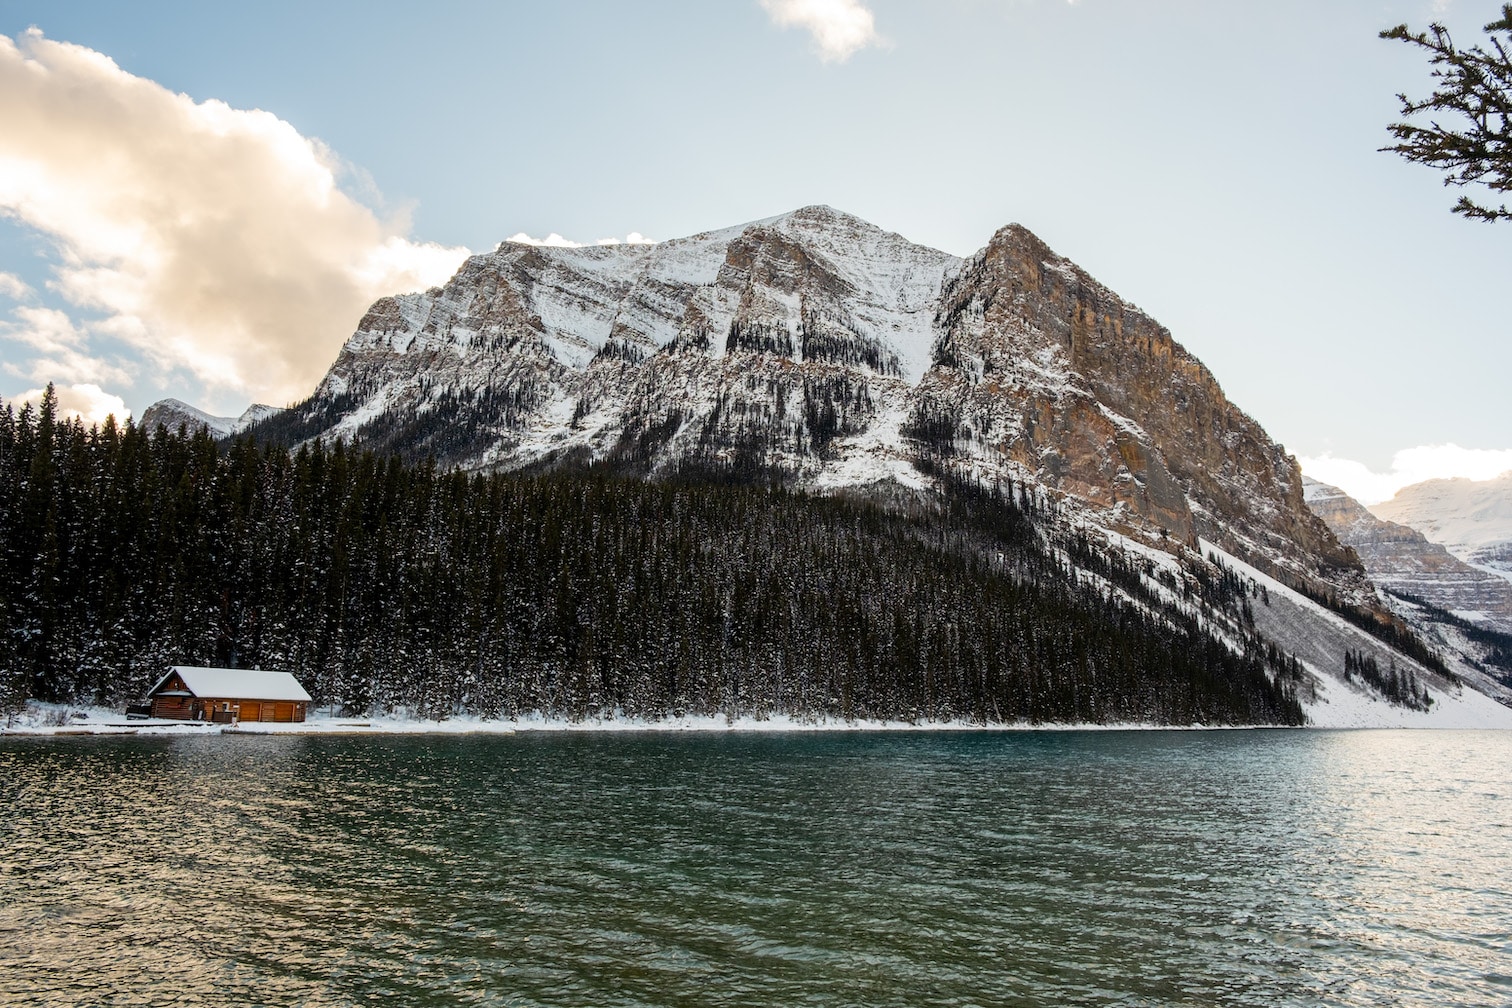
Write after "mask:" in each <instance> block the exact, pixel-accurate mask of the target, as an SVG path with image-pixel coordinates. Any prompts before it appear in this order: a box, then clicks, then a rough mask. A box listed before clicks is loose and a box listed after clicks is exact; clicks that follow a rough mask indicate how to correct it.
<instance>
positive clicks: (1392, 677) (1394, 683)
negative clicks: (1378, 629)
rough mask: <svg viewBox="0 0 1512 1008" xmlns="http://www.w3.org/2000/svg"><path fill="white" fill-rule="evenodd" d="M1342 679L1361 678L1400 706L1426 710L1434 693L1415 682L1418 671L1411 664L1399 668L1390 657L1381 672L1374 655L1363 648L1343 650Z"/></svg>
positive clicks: (1351, 680)
mask: <svg viewBox="0 0 1512 1008" xmlns="http://www.w3.org/2000/svg"><path fill="white" fill-rule="evenodd" d="M1344 680H1345V681H1346V682H1354V681H1356V680H1358V681H1361V682H1364V683H1365V684H1366V685H1368V686H1369V687H1370V688H1371V689H1373V690H1375V691H1376V692H1377V693H1379V694H1381V696H1383V697H1385V698H1386V699H1387V700H1388V701H1390V702H1391V703H1394V704H1397V705H1398V706H1401V707H1408V708H1411V709H1412V710H1420V711H1425V710H1427V709H1428V708H1429V707H1431V706H1433V697H1432V696H1431V695H1429V693H1428V688H1427V687H1426V686H1424V685H1423V684H1422V683H1420V682H1418V677H1417V675H1416V674H1415V673H1414V672H1413V671H1412V670H1411V669H1410V668H1403V669H1398V668H1397V665H1396V662H1395V661H1393V662H1391V663H1390V665H1388V666H1387V668H1386V671H1384V672H1382V671H1381V666H1380V663H1379V662H1377V661H1376V659H1375V656H1374V655H1369V654H1366V653H1365V652H1363V651H1345V652H1344Z"/></svg>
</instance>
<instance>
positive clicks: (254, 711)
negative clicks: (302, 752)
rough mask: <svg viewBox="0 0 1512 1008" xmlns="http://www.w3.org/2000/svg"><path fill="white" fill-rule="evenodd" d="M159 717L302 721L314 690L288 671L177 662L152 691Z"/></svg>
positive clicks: (208, 719)
mask: <svg viewBox="0 0 1512 1008" xmlns="http://www.w3.org/2000/svg"><path fill="white" fill-rule="evenodd" d="M148 701H149V703H150V704H151V707H152V711H151V713H152V716H153V717H155V718H172V719H174V720H179V721H303V720H304V719H305V711H306V710H308V709H309V705H310V694H309V693H307V692H305V688H304V687H303V686H301V685H299V681H298V680H297V679H295V678H294V677H293V676H292V675H290V674H289V673H287V672H262V671H256V670H252V669H219V668H196V667H195V666H192V665H174V666H173V667H171V668H170V669H169V670H168V673H167V675H165V676H163V678H162V679H161V680H159V681H158V684H157V685H156V686H154V687H153V688H152V691H151V692H150V693H149V694H148Z"/></svg>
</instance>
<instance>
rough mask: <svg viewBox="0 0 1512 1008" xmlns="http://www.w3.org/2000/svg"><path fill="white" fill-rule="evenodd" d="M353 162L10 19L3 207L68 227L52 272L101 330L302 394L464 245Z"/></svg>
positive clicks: (0, 80) (170, 358) (92, 329)
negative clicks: (420, 220) (398, 210)
mask: <svg viewBox="0 0 1512 1008" xmlns="http://www.w3.org/2000/svg"><path fill="white" fill-rule="evenodd" d="M342 175H343V172H342V166H341V164H340V163H339V161H338V159H337V158H336V157H335V156H334V155H333V154H332V153H331V151H329V150H328V149H326V148H325V147H324V146H323V145H321V144H320V143H319V142H318V141H315V140H311V139H308V138H306V137H303V136H301V135H300V134H299V133H298V131H296V130H295V129H294V127H292V126H291V125H289V124H288V123H287V122H284V121H283V120H281V119H279V118H277V117H276V116H274V115H272V114H270V113H268V112H263V111H247V110H242V109H234V108H231V107H230V106H228V105H226V104H224V103H223V102H219V101H213V100H211V101H203V102H196V101H194V100H193V99H191V98H189V97H188V96H187V95H182V94H175V93H173V92H171V91H169V90H167V89H166V88H163V87H162V86H160V85H158V84H156V83H155V82H153V81H150V80H145V79H143V78H140V77H135V76H132V75H131V74H129V73H126V72H125V71H123V70H122V69H120V68H119V67H118V66H116V64H115V63H114V62H113V61H111V60H110V58H109V57H107V56H104V55H102V54H101V53H98V52H95V51H93V50H90V49H86V48H84V47H82V46H77V45H71V44H68V43H63V42H56V41H53V40H50V39H47V38H44V37H43V36H42V34H41V33H40V32H39V31H37V30H36V29H32V30H30V31H28V32H26V33H25V34H23V35H22V36H20V38H19V39H18V40H15V41H13V40H12V39H9V38H6V37H5V36H0V213H4V214H5V215H7V216H10V217H12V218H14V219H16V220H18V221H20V222H21V223H23V224H25V225H28V226H30V227H32V228H35V229H36V230H38V231H40V232H43V233H44V234H46V235H48V236H49V237H50V238H51V239H52V241H53V243H54V245H55V247H56V252H57V260H56V262H55V263H54V265H53V268H54V273H53V277H52V279H51V280H50V281H49V283H48V287H49V289H50V290H51V291H53V292H54V293H55V294H57V295H59V296H61V297H62V298H64V299H66V301H67V302H69V303H70V304H71V306H72V307H73V309H75V310H84V311H85V312H88V313H94V314H95V315H96V316H97V317H96V318H95V319H94V320H93V321H90V322H88V323H86V325H87V328H88V333H89V335H90V336H91V337H94V336H98V337H100V338H114V339H117V340H124V341H125V342H126V343H127V344H128V345H130V346H132V347H134V348H135V349H136V350H138V351H139V352H140V353H142V354H144V355H145V356H146V357H147V358H148V359H149V360H150V362H151V363H152V364H154V365H156V366H157V367H158V368H161V369H164V370H169V371H171V370H175V369H183V370H187V371H188V372H189V373H190V374H192V375H193V376H194V377H195V378H197V379H199V380H200V381H201V382H202V383H203V384H204V386H205V388H206V389H207V390H214V391H218V392H235V393H237V394H240V395H246V396H247V397H249V398H255V399H261V400H268V401H272V402H286V401H289V400H292V399H298V398H302V397H303V396H305V395H307V394H308V393H309V392H310V390H311V389H313V388H314V386H315V384H316V382H317V381H318V380H319V378H320V376H321V375H322V374H323V373H324V371H325V369H326V368H327V367H328V366H329V364H330V362H331V360H332V359H333V358H334V357H335V354H336V351H337V348H338V347H339V346H340V344H341V341H342V340H343V339H344V338H345V337H346V336H347V335H349V334H350V332H351V330H352V329H353V327H354V326H355V324H356V321H357V320H358V319H359V318H360V317H361V315H362V312H363V310H364V309H365V308H366V307H367V306H368V304H370V303H371V302H372V301H373V300H374V299H375V298H377V297H379V296H381V295H382V294H386V293H394V292H396V291H402V290H411V289H416V288H424V287H428V286H432V285H434V284H436V283H438V282H441V281H443V280H444V279H445V278H446V277H447V276H449V275H450V273H451V272H452V271H453V270H454V269H455V268H456V266H457V265H458V264H459V263H460V262H461V260H462V258H463V257H464V255H465V254H466V250H465V249H445V248H441V247H439V246H436V245H426V244H417V243H414V242H411V241H409V240H408V239H407V238H405V237H404V234H405V232H406V231H407V230H408V227H407V222H406V221H404V220H403V219H391V220H380V219H379V218H378V217H377V216H376V215H375V214H374V213H373V211H372V210H370V209H368V208H367V207H366V206H363V205H362V204H360V203H358V202H356V201H355V200H354V199H352V198H351V197H350V196H348V195H347V194H346V193H344V192H343V191H342V190H341V188H340V187H339V185H338V181H339V179H340V178H341V177H342ZM9 328H10V330H11V333H10V335H11V337H12V338H13V339H14V338H16V333H17V331H19V330H24V329H26V328H27V323H26V320H25V319H24V318H23V317H20V316H17V318H16V320H15V321H14V322H12V323H11V324H10V327H9ZM20 338H21V339H22V340H23V341H25V340H26V339H27V337H25V336H24V335H22V336H21V337H20ZM79 343H80V340H79V339H74V340H73V341H72V342H71V343H69V344H68V345H71V346H73V347H74V348H75V349H76V350H77V349H79ZM60 377H61V375H60ZM68 377H69V378H72V377H74V375H72V374H70V375H69V376H68ZM97 378H98V379H99V380H108V379H107V376H105V375H103V374H102V375H99V376H97ZM70 387H71V388H76V389H77V388H88V387H90V386H89V385H87V384H82V385H73V386H70Z"/></svg>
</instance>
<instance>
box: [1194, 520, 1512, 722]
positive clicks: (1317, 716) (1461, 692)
mask: <svg viewBox="0 0 1512 1008" xmlns="http://www.w3.org/2000/svg"><path fill="white" fill-rule="evenodd" d="M1201 547H1202V552H1203V554H1204V555H1209V554H1217V555H1218V556H1219V557H1220V558H1221V559H1222V560H1223V562H1224V564H1225V565H1226V566H1228V567H1229V568H1230V569H1232V570H1233V571H1235V572H1236V573H1238V574H1240V575H1242V576H1243V577H1245V578H1248V579H1250V580H1253V581H1255V582H1256V583H1258V584H1260V585H1262V586H1264V588H1265V590H1266V593H1267V595H1268V597H1269V600H1270V601H1269V604H1263V603H1259V602H1256V603H1254V604H1253V606H1252V608H1253V610H1254V613H1255V625H1256V627H1257V628H1258V629H1259V630H1260V632H1261V633H1262V634H1264V635H1265V636H1266V637H1267V638H1269V639H1271V640H1274V641H1275V642H1276V643H1277V644H1278V645H1280V646H1281V647H1283V648H1285V649H1286V650H1287V651H1288V652H1290V653H1291V654H1292V655H1293V656H1295V657H1296V658H1297V660H1298V661H1300V662H1301V663H1302V664H1303V666H1305V667H1306V669H1307V671H1308V672H1310V673H1312V675H1313V677H1314V679H1315V680H1316V684H1317V697H1316V698H1315V699H1314V700H1312V701H1308V700H1307V699H1306V697H1303V706H1304V709H1305V710H1306V712H1307V717H1308V723H1309V725H1310V726H1312V727H1315V728H1506V729H1512V708H1507V707H1503V706H1502V705H1501V704H1499V703H1497V702H1496V701H1495V700H1493V699H1491V698H1490V697H1488V696H1486V695H1485V694H1483V693H1479V692H1477V691H1475V690H1473V689H1469V688H1465V687H1456V686H1454V685H1452V684H1450V683H1449V682H1447V681H1446V680H1444V679H1442V678H1441V677H1439V676H1437V675H1435V674H1434V673H1432V672H1430V671H1429V670H1427V669H1425V668H1423V667H1422V666H1421V665H1418V664H1417V663H1416V662H1414V661H1412V660H1411V659H1410V658H1406V657H1405V656H1403V655H1400V654H1397V653H1396V652H1395V651H1393V650H1391V649H1390V648H1388V647H1387V646H1386V645H1385V644H1383V643H1382V642H1381V641H1379V640H1377V639H1376V638H1374V637H1372V636H1370V635H1369V634H1367V633H1366V632H1365V631H1363V630H1361V629H1360V628H1358V627H1356V626H1355V625H1354V624H1352V623H1350V622H1349V621H1348V620H1346V619H1344V617H1342V616H1340V615H1339V614H1338V613H1334V612H1330V611H1329V610H1327V609H1325V608H1324V607H1323V606H1321V605H1319V604H1318V603H1316V602H1314V601H1312V599H1309V598H1307V597H1306V596H1304V595H1301V594H1300V593H1298V592H1296V591H1293V590H1292V589H1291V588H1288V587H1287V586H1286V585H1284V584H1282V583H1281V582H1279V581H1277V580H1276V579H1275V578H1273V577H1270V576H1268V575H1266V574H1264V573H1262V572H1261V571H1259V570H1257V569H1255V568H1254V567H1251V566H1250V565H1248V564H1246V563H1245V562H1244V561H1243V560H1240V559H1239V558H1238V557H1235V556H1233V555H1232V554H1229V553H1227V552H1225V551H1224V550H1223V549H1222V548H1220V547H1218V546H1216V545H1214V544H1213V543H1210V542H1208V541H1207V540H1206V539H1204V540H1201ZM1346 649H1348V650H1353V651H1358V652H1363V653H1365V654H1369V655H1373V656H1375V658H1376V660H1377V661H1378V662H1380V664H1381V666H1382V667H1383V668H1384V667H1386V666H1387V664H1388V663H1390V662H1395V663H1396V664H1397V665H1398V666H1401V667H1403V668H1409V667H1410V668H1412V669H1413V670H1414V672H1415V673H1416V674H1417V675H1418V677H1419V680H1420V681H1421V682H1422V683H1423V684H1424V685H1425V686H1426V687H1427V688H1428V691H1429V693H1430V695H1431V696H1432V697H1433V706H1432V707H1430V708H1429V709H1428V710H1427V711H1415V710H1409V709H1408V708H1405V707H1398V706H1394V705H1392V704H1389V703H1387V702H1386V701H1385V700H1384V699H1383V698H1381V697H1380V696H1378V695H1376V694H1374V693H1370V692H1368V691H1367V690H1366V688H1365V687H1364V686H1362V685H1359V684H1356V683H1347V682H1345V681H1344V679H1343V677H1342V675H1341V673H1342V671H1343V668H1344V652H1345V650H1346Z"/></svg>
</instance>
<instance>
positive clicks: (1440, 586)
mask: <svg viewBox="0 0 1512 1008" xmlns="http://www.w3.org/2000/svg"><path fill="white" fill-rule="evenodd" d="M1306 494H1307V503H1308V506H1309V507H1311V508H1312V510H1313V511H1314V512H1316V513H1317V514H1318V516H1319V517H1321V518H1322V519H1323V520H1324V521H1325V522H1327V523H1328V526H1329V528H1331V529H1332V530H1333V531H1334V534H1335V535H1337V536H1338V537H1339V541H1340V542H1343V543H1345V544H1346V545H1348V546H1350V547H1352V548H1353V549H1354V551H1355V552H1356V553H1357V554H1359V557H1360V559H1361V560H1362V561H1363V562H1364V564H1365V570H1366V571H1367V572H1368V573H1369V575H1370V578H1371V580H1373V581H1374V582H1375V583H1376V584H1378V585H1380V586H1381V587H1382V588H1385V589H1387V590H1388V591H1391V592H1395V593H1398V594H1401V595H1407V596H1410V597H1413V598H1420V599H1422V600H1424V601H1426V602H1428V603H1430V604H1432V605H1434V606H1437V607H1438V608H1440V609H1446V610H1448V611H1450V612H1452V613H1456V614H1458V615H1460V616H1463V617H1465V618H1468V619H1470V620H1472V621H1473V622H1476V623H1478V624H1481V625H1484V626H1487V627H1490V628H1491V629H1494V630H1498V631H1500V632H1502V633H1512V582H1508V581H1506V580H1505V579H1503V578H1500V577H1497V576H1496V575H1494V574H1491V573H1488V572H1486V571H1484V570H1481V569H1479V568H1477V567H1472V566H1471V565H1470V564H1467V563H1465V562H1464V561H1462V560H1460V559H1459V558H1458V557H1456V556H1454V555H1453V554H1451V553H1450V552H1449V551H1448V550H1447V549H1445V548H1444V547H1443V546H1441V545H1439V544H1438V543H1434V542H1429V541H1428V539H1427V538H1426V537H1424V535H1423V534H1422V533H1421V532H1419V531H1417V530H1416V529H1413V528H1409V527H1408V526H1406V525H1399V524H1397V523H1396V522H1389V521H1383V520H1382V519H1380V518H1377V517H1376V516H1375V515H1373V514H1371V513H1370V512H1369V511H1368V510H1366V509H1365V507H1364V506H1363V505H1361V504H1360V503H1359V502H1358V501H1356V500H1355V499H1354V498H1353V497H1350V496H1349V495H1348V494H1346V493H1345V492H1344V491H1342V490H1340V489H1339V488H1337V487H1332V486H1329V485H1327V484H1326V483H1318V482H1315V481H1313V480H1308V481H1307V488H1306Z"/></svg>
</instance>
